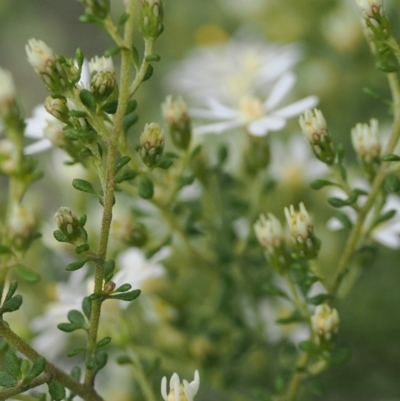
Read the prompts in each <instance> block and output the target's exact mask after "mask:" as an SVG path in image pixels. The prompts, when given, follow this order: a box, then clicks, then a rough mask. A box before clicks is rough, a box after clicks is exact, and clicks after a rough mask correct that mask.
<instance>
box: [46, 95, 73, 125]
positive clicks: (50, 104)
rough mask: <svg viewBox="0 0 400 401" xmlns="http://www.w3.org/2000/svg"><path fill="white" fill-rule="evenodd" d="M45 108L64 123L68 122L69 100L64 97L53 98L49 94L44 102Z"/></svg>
mask: <svg viewBox="0 0 400 401" xmlns="http://www.w3.org/2000/svg"><path fill="white" fill-rule="evenodd" d="M44 108H45V109H46V111H47V112H48V113H49V114H51V115H52V116H53V117H55V118H57V119H58V120H60V121H62V122H63V123H68V107H67V100H66V99H65V98H64V97H60V98H59V97H58V98H52V97H51V96H47V97H46V100H45V102H44Z"/></svg>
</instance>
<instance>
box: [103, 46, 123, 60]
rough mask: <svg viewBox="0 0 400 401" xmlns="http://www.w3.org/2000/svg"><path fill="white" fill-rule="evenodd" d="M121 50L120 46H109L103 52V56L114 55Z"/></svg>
mask: <svg viewBox="0 0 400 401" xmlns="http://www.w3.org/2000/svg"><path fill="white" fill-rule="evenodd" d="M121 50H122V47H121V46H114V47H110V48H109V49H107V50H106V51H105V52H104V57H111V56H115V55H116V54H118V53H120V51H121Z"/></svg>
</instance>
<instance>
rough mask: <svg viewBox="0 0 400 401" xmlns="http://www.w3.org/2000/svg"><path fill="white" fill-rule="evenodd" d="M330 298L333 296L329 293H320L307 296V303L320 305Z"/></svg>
mask: <svg viewBox="0 0 400 401" xmlns="http://www.w3.org/2000/svg"><path fill="white" fill-rule="evenodd" d="M330 298H331V296H330V295H329V294H318V295H315V296H314V297H311V298H307V303H309V304H311V305H320V304H323V303H324V302H326V301H328V300H329V299H330Z"/></svg>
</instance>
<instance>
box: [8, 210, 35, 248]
mask: <svg viewBox="0 0 400 401" xmlns="http://www.w3.org/2000/svg"><path fill="white" fill-rule="evenodd" d="M34 234H35V219H34V218H33V215H32V213H31V212H30V211H29V210H28V209H26V208H24V207H23V206H21V205H18V204H14V205H13V207H12V209H11V214H10V219H9V221H8V236H9V238H10V240H11V243H12V244H13V246H14V247H15V248H16V249H18V250H26V249H28V247H29V245H30V243H31V242H32V240H33V239H34V237H35V236H34Z"/></svg>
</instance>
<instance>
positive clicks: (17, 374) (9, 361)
mask: <svg viewBox="0 0 400 401" xmlns="http://www.w3.org/2000/svg"><path fill="white" fill-rule="evenodd" d="M5 359H6V366H7V372H8V373H9V374H10V375H11V376H12V377H13V378H14V379H16V380H19V379H21V377H22V372H21V368H20V364H21V361H20V359H19V358H18V357H17V355H15V354H14V352H12V351H7V353H6V356H5Z"/></svg>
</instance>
